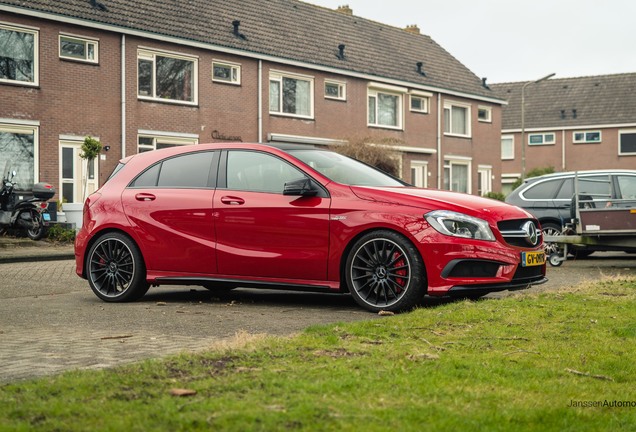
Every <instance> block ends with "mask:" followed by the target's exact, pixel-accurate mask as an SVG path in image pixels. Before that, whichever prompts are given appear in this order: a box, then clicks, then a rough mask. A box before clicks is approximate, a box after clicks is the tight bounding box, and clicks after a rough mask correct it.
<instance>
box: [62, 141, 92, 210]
mask: <svg viewBox="0 0 636 432" xmlns="http://www.w3.org/2000/svg"><path fill="white" fill-rule="evenodd" d="M94 138H95V139H97V140H99V137H94ZM82 143H83V137H73V136H60V140H59V153H58V155H59V156H58V157H59V159H58V160H59V171H58V178H59V189H58V196H59V197H60V198H59V199H60V201H63V202H68V203H83V202H84V200H85V199H86V197H87V196H89V195H90V194H92V193H93V192H95V191H96V190H97V188H98V187H99V158H95V159H93V160H92V161H90V165H89V161H88V160H86V159H84V158H82V157H81V156H80V155H81V154H82ZM64 149H71V150H72V152H71V157H72V161H73V172H72V175H71V177H64ZM89 176H90V177H89ZM65 184H69V185H71V187H72V190H73V196H72V197H71V200H70V201H69V200H68V199H66V198H67V197H65V196H64V185H65Z"/></svg>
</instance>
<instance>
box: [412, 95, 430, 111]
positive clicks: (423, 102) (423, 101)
mask: <svg viewBox="0 0 636 432" xmlns="http://www.w3.org/2000/svg"><path fill="white" fill-rule="evenodd" d="M414 100H419V101H420V108H414V107H413V101H414ZM430 101H431V99H430V97H427V96H420V95H417V94H411V95H410V98H409V111H411V112H417V113H423V114H428V113H429V105H430Z"/></svg>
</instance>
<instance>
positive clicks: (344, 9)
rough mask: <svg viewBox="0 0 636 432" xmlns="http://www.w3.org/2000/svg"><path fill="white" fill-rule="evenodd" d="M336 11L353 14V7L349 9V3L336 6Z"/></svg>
mask: <svg viewBox="0 0 636 432" xmlns="http://www.w3.org/2000/svg"><path fill="white" fill-rule="evenodd" d="M336 11H338V12H340V13H341V14H344V15H353V9H351V8H350V7H349V5H342V6H338V9H336Z"/></svg>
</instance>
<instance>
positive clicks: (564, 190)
mask: <svg viewBox="0 0 636 432" xmlns="http://www.w3.org/2000/svg"><path fill="white" fill-rule="evenodd" d="M573 196H574V179H573V178H566V179H565V180H564V181H563V185H562V186H561V189H559V193H557V196H556V199H563V200H568V201H570V200H571V199H572V197H573Z"/></svg>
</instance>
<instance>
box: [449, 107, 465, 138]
mask: <svg viewBox="0 0 636 432" xmlns="http://www.w3.org/2000/svg"><path fill="white" fill-rule="evenodd" d="M452 110H453V112H452V116H451V117H452V118H451V122H452V126H451V127H452V131H453V133H456V134H460V135H466V134H467V131H466V108H462V107H455V106H454V107H453V108H452Z"/></svg>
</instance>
